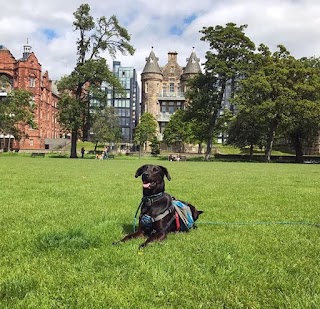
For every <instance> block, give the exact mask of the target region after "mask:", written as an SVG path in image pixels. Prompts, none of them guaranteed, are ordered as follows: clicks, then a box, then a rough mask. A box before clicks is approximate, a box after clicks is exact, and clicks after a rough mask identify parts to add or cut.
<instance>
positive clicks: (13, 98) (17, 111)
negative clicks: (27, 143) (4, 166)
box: [0, 89, 36, 150]
mask: <svg viewBox="0 0 320 309" xmlns="http://www.w3.org/2000/svg"><path fill="white" fill-rule="evenodd" d="M32 96H33V94H32V93H31V92H29V91H26V90H22V89H17V90H14V91H12V92H10V93H9V95H8V96H7V97H6V98H5V99H3V100H1V104H0V132H1V133H2V134H4V135H5V134H9V135H13V136H14V137H15V138H16V139H17V140H19V139H20V138H21V137H23V136H25V131H24V128H25V126H26V125H30V126H31V127H33V128H36V124H35V122H34V115H33V111H34V106H33V101H32ZM9 147H10V143H9V144H8V148H9ZM8 150H9V149H8Z"/></svg>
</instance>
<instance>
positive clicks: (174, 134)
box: [163, 109, 192, 152]
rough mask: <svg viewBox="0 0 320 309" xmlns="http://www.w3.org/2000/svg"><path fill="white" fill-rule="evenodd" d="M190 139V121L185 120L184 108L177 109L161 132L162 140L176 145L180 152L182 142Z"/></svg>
mask: <svg viewBox="0 0 320 309" xmlns="http://www.w3.org/2000/svg"><path fill="white" fill-rule="evenodd" d="M191 139H192V131H191V122H189V121H185V110H182V109H180V110H177V111H176V112H175V113H174V114H173V115H172V116H171V117H170V121H169V123H168V124H167V125H166V127H165V130H164V132H163V141H164V142H165V143H166V144H167V145H169V146H171V145H174V144H175V145H176V148H179V152H182V149H181V147H182V144H184V143H188V142H190V141H191Z"/></svg>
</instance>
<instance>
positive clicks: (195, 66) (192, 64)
mask: <svg viewBox="0 0 320 309" xmlns="http://www.w3.org/2000/svg"><path fill="white" fill-rule="evenodd" d="M187 61H188V63H187V65H186V67H185V68H184V71H183V73H184V74H196V73H200V72H201V67H200V63H199V62H200V59H199V58H198V57H197V55H196V53H195V52H194V50H192V53H191V55H190V57H189V58H187Z"/></svg>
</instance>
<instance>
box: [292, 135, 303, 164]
mask: <svg viewBox="0 0 320 309" xmlns="http://www.w3.org/2000/svg"><path fill="white" fill-rule="evenodd" d="M294 149H295V152H296V158H295V162H296V163H303V147H302V143H301V139H300V137H299V135H296V136H295V137H294Z"/></svg>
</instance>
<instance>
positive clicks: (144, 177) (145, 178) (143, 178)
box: [142, 173, 149, 181]
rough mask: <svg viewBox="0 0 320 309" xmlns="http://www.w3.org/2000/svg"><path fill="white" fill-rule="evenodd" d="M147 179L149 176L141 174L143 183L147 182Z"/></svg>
mask: <svg viewBox="0 0 320 309" xmlns="http://www.w3.org/2000/svg"><path fill="white" fill-rule="evenodd" d="M148 178H149V174H148V173H143V174H142V180H143V181H144V180H148Z"/></svg>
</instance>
